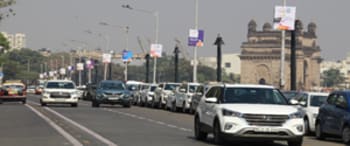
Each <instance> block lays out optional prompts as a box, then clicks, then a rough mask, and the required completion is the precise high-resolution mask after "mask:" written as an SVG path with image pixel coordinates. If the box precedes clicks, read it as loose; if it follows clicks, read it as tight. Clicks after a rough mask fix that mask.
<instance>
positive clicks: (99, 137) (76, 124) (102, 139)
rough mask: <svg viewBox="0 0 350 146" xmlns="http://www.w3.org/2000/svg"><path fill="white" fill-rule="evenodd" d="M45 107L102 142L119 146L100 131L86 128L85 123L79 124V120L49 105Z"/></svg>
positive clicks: (111, 145)
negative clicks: (62, 113) (58, 111)
mask: <svg viewBox="0 0 350 146" xmlns="http://www.w3.org/2000/svg"><path fill="white" fill-rule="evenodd" d="M45 109H46V110H48V111H50V112H51V113H53V114H55V115H56V116H58V117H60V118H62V119H64V120H66V121H67V122H69V123H70V124H72V125H74V126H76V127H78V128H79V129H81V130H83V131H85V132H86V133H88V134H90V135H91V136H93V137H95V138H96V139H98V140H100V141H101V142H103V143H105V144H107V145H108V146H118V145H117V144H115V143H113V142H112V141H110V140H108V139H107V138H104V137H102V136H101V135H99V134H98V133H96V132H94V131H92V130H90V129H88V128H86V127H85V126H83V125H80V124H78V123H77V122H75V121H73V120H71V119H69V118H67V117H65V116H63V115H61V114H60V113H57V112H56V111H54V110H52V109H50V108H48V107H45Z"/></svg>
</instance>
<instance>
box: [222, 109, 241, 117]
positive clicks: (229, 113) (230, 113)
mask: <svg viewBox="0 0 350 146" xmlns="http://www.w3.org/2000/svg"><path fill="white" fill-rule="evenodd" d="M222 115H224V116H230V117H242V116H243V114H242V113H240V112H236V111H231V110H227V109H222Z"/></svg>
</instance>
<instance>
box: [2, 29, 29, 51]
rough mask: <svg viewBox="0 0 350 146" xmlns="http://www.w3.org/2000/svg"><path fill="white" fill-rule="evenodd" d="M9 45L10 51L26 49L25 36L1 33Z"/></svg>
mask: <svg viewBox="0 0 350 146" xmlns="http://www.w3.org/2000/svg"><path fill="white" fill-rule="evenodd" d="M1 33H2V34H3V35H4V37H5V38H6V39H7V41H8V42H9V44H10V50H9V51H12V50H21V49H22V48H26V35H25V34H23V33H15V34H9V33H6V32H1Z"/></svg>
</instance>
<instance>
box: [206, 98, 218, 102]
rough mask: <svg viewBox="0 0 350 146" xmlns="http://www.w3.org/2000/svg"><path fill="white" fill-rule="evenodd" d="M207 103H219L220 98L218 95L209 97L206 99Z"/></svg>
mask: <svg viewBox="0 0 350 146" xmlns="http://www.w3.org/2000/svg"><path fill="white" fill-rule="evenodd" d="M205 102H206V103H217V102H218V99H217V98H216V97H209V98H206V99H205Z"/></svg>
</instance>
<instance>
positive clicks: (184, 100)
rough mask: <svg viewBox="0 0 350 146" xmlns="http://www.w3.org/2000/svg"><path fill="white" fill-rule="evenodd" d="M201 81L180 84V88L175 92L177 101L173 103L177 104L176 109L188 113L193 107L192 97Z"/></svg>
mask: <svg viewBox="0 0 350 146" xmlns="http://www.w3.org/2000/svg"><path fill="white" fill-rule="evenodd" d="M200 85H201V84H199V83H183V84H181V85H180V86H179V88H178V90H176V92H175V93H174V97H175V101H172V102H174V103H173V105H175V107H173V108H175V111H177V109H182V112H184V113H186V112H188V111H189V109H192V107H191V105H192V97H193V95H194V94H195V91H196V89H197V87H198V86H200Z"/></svg>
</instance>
